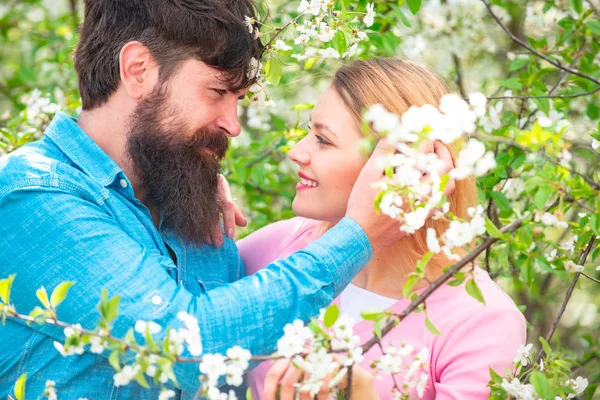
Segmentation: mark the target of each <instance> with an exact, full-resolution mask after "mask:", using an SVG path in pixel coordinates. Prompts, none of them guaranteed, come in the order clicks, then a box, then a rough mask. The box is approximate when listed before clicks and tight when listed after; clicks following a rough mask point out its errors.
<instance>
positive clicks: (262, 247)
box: [238, 217, 525, 400]
mask: <svg viewBox="0 0 600 400" xmlns="http://www.w3.org/2000/svg"><path fill="white" fill-rule="evenodd" d="M317 223H318V222H316V221H313V220H308V219H305V218H299V217H296V218H292V219H290V220H286V221H281V222H276V223H274V224H271V225H269V226H266V227H264V228H262V229H260V230H258V231H257V232H254V233H253V234H251V235H250V236H248V237H246V238H244V239H242V240H240V241H239V242H238V247H239V250H240V254H241V256H242V258H243V260H244V265H245V267H246V273H247V274H248V275H250V274H253V273H255V272H256V271H257V270H259V269H260V268H262V267H264V266H265V265H267V264H269V263H271V262H272V261H274V260H276V259H278V258H282V257H286V256H288V255H290V254H292V253H294V252H295V251H298V250H301V249H303V248H304V247H305V246H306V245H308V244H309V243H310V241H311V239H310V237H309V236H310V233H311V231H312V230H313V229H314V228H315V226H316V225H317ZM476 271H477V273H476V278H475V280H476V282H477V285H478V286H479V288H480V289H481V291H482V293H483V295H484V298H485V302H486V305H485V306H484V305H483V304H481V303H480V302H478V301H477V300H475V299H473V298H472V297H471V296H470V295H469V294H467V293H466V291H465V289H464V286H459V287H451V286H447V285H443V286H442V287H440V288H438V290H436V291H435V292H434V293H433V294H432V295H431V296H429V298H428V299H427V301H426V305H427V310H428V314H429V319H430V320H431V321H432V323H433V324H434V325H435V326H436V328H437V329H438V330H439V331H441V332H442V334H443V336H435V335H433V334H432V333H431V332H430V331H429V330H428V329H427V328H425V324H424V318H425V315H424V314H423V313H418V314H411V315H409V316H408V317H407V318H406V319H405V320H403V321H402V323H401V324H400V325H399V326H398V327H397V328H396V329H394V330H393V331H392V332H390V333H389V334H388V335H386V336H385V337H384V338H383V340H382V342H383V348H384V349H385V348H387V346H388V345H389V344H394V345H399V344H400V343H401V342H402V343H406V344H410V345H412V346H414V348H415V349H416V350H417V351H418V350H419V349H421V348H423V347H427V348H428V349H429V351H430V360H429V364H430V369H429V380H428V383H427V388H426V390H425V394H424V396H423V399H437V400H446V399H460V400H475V399H487V398H488V397H489V394H490V390H489V388H488V387H487V383H488V381H489V379H490V375H489V368H493V369H494V370H495V371H496V372H498V373H500V374H503V373H504V372H505V369H506V368H510V367H511V366H512V360H513V357H514V356H515V354H516V351H517V348H518V347H519V346H520V345H523V344H525V318H524V317H523V315H522V314H521V313H520V312H519V310H518V309H517V307H516V306H515V304H514V303H513V301H512V300H511V298H510V297H509V296H508V295H507V294H506V293H504V292H503V291H502V289H500V288H499V287H498V285H496V283H495V282H494V281H492V280H491V279H490V277H489V275H488V274H487V273H486V272H485V271H483V270H481V269H479V268H477V270H476ZM334 302H335V303H338V304H339V298H338V299H335V301H334ZM409 303H410V302H409V301H408V300H407V299H402V300H398V302H397V303H396V304H394V305H393V306H392V307H391V309H393V310H394V311H395V312H399V311H401V310H402V309H404V308H405V307H406V306H407V305H408V304H409ZM354 333H355V334H357V335H359V336H360V338H361V343H364V342H366V341H367V340H368V339H370V338H371V337H372V336H373V323H372V322H371V321H362V322H359V323H357V324H356V325H355V326H354ZM379 357H381V350H380V349H379V347H378V346H373V347H372V348H371V350H370V351H368V352H367V353H366V354H365V358H364V360H363V362H362V363H361V366H362V367H363V368H365V369H366V370H370V367H369V365H370V364H371V362H372V361H373V360H374V359H377V358H379ZM269 368H270V362H263V363H262V364H260V365H259V366H258V367H257V368H256V369H254V370H253V371H251V372H250V373H249V374H248V377H249V383H250V388H251V390H252V396H253V399H255V400H259V399H261V398H262V391H263V383H264V379H265V376H266V373H267V371H268V370H269ZM375 387H376V389H377V392H378V393H379V396H380V397H381V398H382V399H391V398H392V387H393V381H392V379H391V377H390V376H389V375H384V376H383V379H382V380H376V381H375ZM411 398H413V397H412V396H411Z"/></svg>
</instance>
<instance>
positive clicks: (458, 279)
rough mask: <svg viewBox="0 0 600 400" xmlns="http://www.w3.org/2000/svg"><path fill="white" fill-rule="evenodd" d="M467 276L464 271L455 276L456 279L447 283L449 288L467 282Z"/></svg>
mask: <svg viewBox="0 0 600 400" xmlns="http://www.w3.org/2000/svg"><path fill="white" fill-rule="evenodd" d="M466 277H467V274H466V273H465V272H464V271H459V272H457V273H456V275H454V279H453V280H451V281H448V282H446V285H448V286H459V285H460V284H461V283H463V282H464V281H465V279H466Z"/></svg>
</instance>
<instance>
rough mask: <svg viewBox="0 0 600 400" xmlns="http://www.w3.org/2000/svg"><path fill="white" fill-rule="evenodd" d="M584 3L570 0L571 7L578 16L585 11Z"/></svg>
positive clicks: (578, 0) (580, 0)
mask: <svg viewBox="0 0 600 400" xmlns="http://www.w3.org/2000/svg"><path fill="white" fill-rule="evenodd" d="M582 3H583V2H582V0H569V5H570V6H571V8H572V9H573V10H575V12H576V13H577V14H581V12H582V11H583V4H582Z"/></svg>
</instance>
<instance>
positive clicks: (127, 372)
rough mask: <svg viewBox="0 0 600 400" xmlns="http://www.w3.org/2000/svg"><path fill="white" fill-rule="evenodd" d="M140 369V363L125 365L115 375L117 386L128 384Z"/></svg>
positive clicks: (114, 379)
mask: <svg viewBox="0 0 600 400" xmlns="http://www.w3.org/2000/svg"><path fill="white" fill-rule="evenodd" d="M139 370H140V366H139V365H133V366H132V365H125V366H124V367H123V369H121V371H119V372H117V373H116V374H114V375H113V381H114V384H115V386H117V387H118V386H126V385H129V383H130V382H131V381H132V380H133V378H135V376H136V375H137V373H138V372H139Z"/></svg>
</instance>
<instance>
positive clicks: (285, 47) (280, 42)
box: [273, 39, 292, 51]
mask: <svg viewBox="0 0 600 400" xmlns="http://www.w3.org/2000/svg"><path fill="white" fill-rule="evenodd" d="M273 49H274V50H277V51H289V50H291V49H292V46H288V45H287V44H285V42H284V41H283V40H281V39H278V40H277V41H276V42H275V44H274V45H273Z"/></svg>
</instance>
